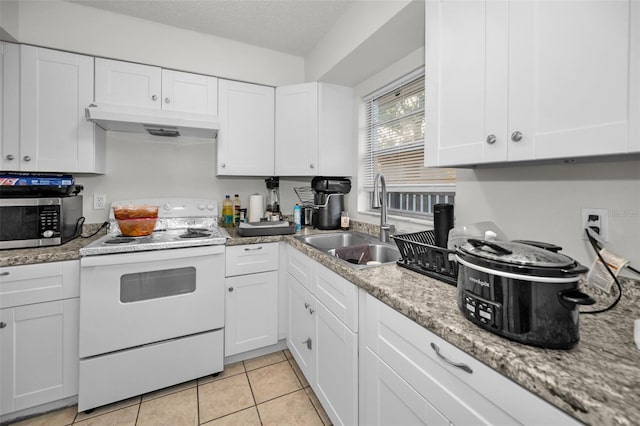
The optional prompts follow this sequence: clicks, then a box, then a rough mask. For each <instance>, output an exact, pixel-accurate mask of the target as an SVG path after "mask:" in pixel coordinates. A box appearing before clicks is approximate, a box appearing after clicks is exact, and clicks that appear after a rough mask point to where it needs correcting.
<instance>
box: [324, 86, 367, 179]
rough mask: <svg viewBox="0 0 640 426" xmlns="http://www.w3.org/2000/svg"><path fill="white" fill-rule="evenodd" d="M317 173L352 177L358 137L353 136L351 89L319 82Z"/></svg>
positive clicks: (354, 168)
mask: <svg viewBox="0 0 640 426" xmlns="http://www.w3.org/2000/svg"><path fill="white" fill-rule="evenodd" d="M318 109H319V112H318V167H317V169H318V171H317V172H316V173H315V174H316V175H322V176H351V175H354V174H355V170H356V166H355V165H354V163H353V158H354V152H355V151H356V145H357V144H356V140H357V136H356V135H354V134H353V123H354V110H353V89H352V88H350V87H344V86H337V85H335V84H327V83H318Z"/></svg>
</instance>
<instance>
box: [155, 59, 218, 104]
mask: <svg viewBox="0 0 640 426" xmlns="http://www.w3.org/2000/svg"><path fill="white" fill-rule="evenodd" d="M162 109H163V110H166V111H180V112H188V113H193V114H207V115H218V79H217V78H215V77H210V76H207V75H200V74H191V73H186V72H180V71H173V70H165V69H163V70H162Z"/></svg>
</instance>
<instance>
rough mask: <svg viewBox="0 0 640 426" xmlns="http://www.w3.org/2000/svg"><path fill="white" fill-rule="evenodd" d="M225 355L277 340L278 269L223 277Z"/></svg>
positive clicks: (259, 346) (263, 345) (267, 344)
mask: <svg viewBox="0 0 640 426" xmlns="http://www.w3.org/2000/svg"><path fill="white" fill-rule="evenodd" d="M226 286H227V296H226V302H227V304H226V311H225V335H224V340H225V345H224V354H225V356H230V355H235V354H239V353H242V352H246V351H250V350H252V349H258V348H262V347H265V346H269V345H275V344H276V343H277V342H278V272H277V271H273V272H263V273H260V274H251V275H240V276H237V277H231V278H227V279H226Z"/></svg>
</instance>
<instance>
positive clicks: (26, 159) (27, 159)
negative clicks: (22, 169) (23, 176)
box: [22, 155, 31, 161]
mask: <svg viewBox="0 0 640 426" xmlns="http://www.w3.org/2000/svg"><path fill="white" fill-rule="evenodd" d="M22 159H23V160H24V161H31V156H29V155H25V156H24V157H22Z"/></svg>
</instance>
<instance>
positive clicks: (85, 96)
mask: <svg viewBox="0 0 640 426" xmlns="http://www.w3.org/2000/svg"><path fill="white" fill-rule="evenodd" d="M8 46H10V47H8ZM7 47H8V48H7ZM5 48H7V50H6V52H7V55H6V56H5V62H6V61H7V60H8V61H9V63H8V64H7V66H8V68H9V69H8V73H9V74H8V75H3V78H10V79H13V80H14V85H13V86H11V85H9V86H7V85H5V90H8V91H7V93H6V94H5V95H6V96H8V98H7V100H6V102H9V103H10V105H9V106H7V104H6V103H5V105H4V107H5V108H6V111H4V114H5V122H7V123H8V124H9V126H8V127H7V128H6V129H3V134H4V135H3V153H2V154H3V158H2V168H3V169H4V170H13V171H24V172H67V173H73V172H86V173H103V172H104V151H105V139H104V138H105V136H104V132H103V131H102V130H101V129H99V128H98V129H97V128H96V127H95V126H94V124H93V123H91V122H89V121H87V120H86V118H85V113H84V108H85V107H86V106H87V105H89V104H90V103H91V102H92V100H93V58H92V57H89V56H83V55H77V54H73V53H68V52H61V51H57V50H51V49H43V48H39V47H34V46H27V45H11V44H9V43H8V44H7V45H5ZM16 49H18V51H19V65H17V64H16V63H15V59H16V53H17V52H16ZM17 70H19V109H18V110H16V105H17V104H16V101H15V94H16V90H17V89H16V86H15V78H13V77H12V76H14V75H15V73H16V71H17ZM4 102H5V100H3V103H4ZM16 123H19V130H16V127H15V126H16Z"/></svg>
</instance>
